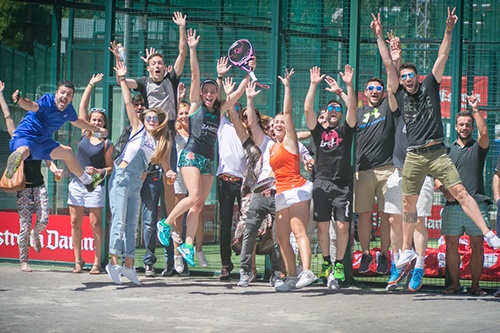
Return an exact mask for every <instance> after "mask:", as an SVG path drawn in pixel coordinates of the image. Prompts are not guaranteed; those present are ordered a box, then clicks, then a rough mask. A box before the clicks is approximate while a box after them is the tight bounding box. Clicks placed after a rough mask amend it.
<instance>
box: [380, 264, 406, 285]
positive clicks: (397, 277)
mask: <svg viewBox="0 0 500 333" xmlns="http://www.w3.org/2000/svg"><path fill="white" fill-rule="evenodd" d="M409 267H410V264H406V265H405V266H403V267H401V268H397V267H396V263H395V262H393V263H392V265H391V276H390V277H389V280H388V281H387V287H385V289H387V290H396V288H397V287H398V285H399V282H400V281H401V280H403V279H404V277H405V276H406V274H408V268H409Z"/></svg>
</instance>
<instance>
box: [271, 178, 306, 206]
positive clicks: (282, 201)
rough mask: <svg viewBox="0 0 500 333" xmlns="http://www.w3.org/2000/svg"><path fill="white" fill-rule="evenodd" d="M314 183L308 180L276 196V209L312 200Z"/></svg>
mask: <svg viewBox="0 0 500 333" xmlns="http://www.w3.org/2000/svg"><path fill="white" fill-rule="evenodd" d="M312 189H313V183H311V182H310V181H307V182H306V183H305V184H304V185H302V186H301V187H296V188H292V189H290V190H287V191H285V192H281V193H280V194H276V196H275V197H274V199H275V201H276V211H279V210H282V209H285V208H288V207H290V206H291V205H293V204H296V203H299V202H302V201H306V200H311V198H312Z"/></svg>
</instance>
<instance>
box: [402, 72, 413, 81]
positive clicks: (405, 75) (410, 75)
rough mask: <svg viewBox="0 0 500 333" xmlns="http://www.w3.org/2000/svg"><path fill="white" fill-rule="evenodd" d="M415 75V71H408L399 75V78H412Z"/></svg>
mask: <svg viewBox="0 0 500 333" xmlns="http://www.w3.org/2000/svg"><path fill="white" fill-rule="evenodd" d="M414 77H415V73H413V72H410V73H408V74H403V75H401V80H403V81H404V80H406V78H410V79H413V78H414Z"/></svg>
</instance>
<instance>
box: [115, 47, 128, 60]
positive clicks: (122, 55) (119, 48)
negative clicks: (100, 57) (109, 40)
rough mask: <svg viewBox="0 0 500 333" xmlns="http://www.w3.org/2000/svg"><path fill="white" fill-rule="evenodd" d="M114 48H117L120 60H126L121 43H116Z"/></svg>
mask: <svg viewBox="0 0 500 333" xmlns="http://www.w3.org/2000/svg"><path fill="white" fill-rule="evenodd" d="M116 46H118V53H119V54H120V59H121V60H122V62H125V59H126V54H125V48H124V47H123V45H122V43H118V44H117V45H116Z"/></svg>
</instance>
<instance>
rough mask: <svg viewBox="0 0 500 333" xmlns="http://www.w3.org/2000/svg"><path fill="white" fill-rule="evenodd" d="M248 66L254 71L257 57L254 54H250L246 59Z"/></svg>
mask: <svg viewBox="0 0 500 333" xmlns="http://www.w3.org/2000/svg"><path fill="white" fill-rule="evenodd" d="M248 66H249V67H250V68H251V69H252V70H253V71H254V70H255V67H257V58H256V57H255V56H252V58H250V60H248Z"/></svg>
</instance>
